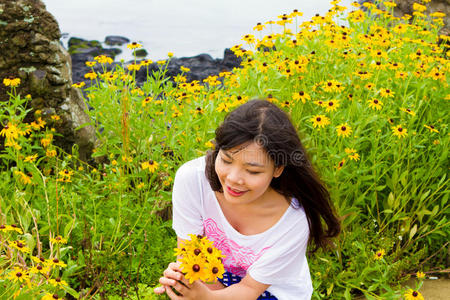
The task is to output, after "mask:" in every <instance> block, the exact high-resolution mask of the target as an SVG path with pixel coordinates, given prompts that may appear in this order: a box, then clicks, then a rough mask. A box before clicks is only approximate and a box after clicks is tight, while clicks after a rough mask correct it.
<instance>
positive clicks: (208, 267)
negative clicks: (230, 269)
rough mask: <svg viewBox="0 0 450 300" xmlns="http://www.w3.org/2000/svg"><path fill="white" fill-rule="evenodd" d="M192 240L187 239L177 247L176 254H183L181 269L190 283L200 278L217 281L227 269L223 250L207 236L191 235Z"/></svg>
mask: <svg viewBox="0 0 450 300" xmlns="http://www.w3.org/2000/svg"><path fill="white" fill-rule="evenodd" d="M189 236H190V237H191V240H186V241H185V242H184V243H182V244H180V247H179V248H175V249H174V250H175V255H176V256H178V255H179V256H181V257H182V258H181V259H180V261H181V270H183V273H184V275H185V277H186V279H188V280H189V283H193V282H194V281H196V280H198V279H200V280H201V281H203V282H210V283H213V282H216V281H217V278H222V276H223V273H224V272H225V269H224V267H223V264H222V258H223V257H225V255H222V252H221V251H220V250H219V249H217V248H216V247H214V245H213V242H211V241H209V240H208V239H207V238H206V237H202V236H197V235H194V234H190V235H189Z"/></svg>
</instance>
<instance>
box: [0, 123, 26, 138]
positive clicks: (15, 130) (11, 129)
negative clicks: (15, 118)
mask: <svg viewBox="0 0 450 300" xmlns="http://www.w3.org/2000/svg"><path fill="white" fill-rule="evenodd" d="M20 135H24V132H23V131H22V130H21V129H20V127H19V126H17V125H16V124H14V123H11V122H8V124H7V125H5V127H3V129H2V131H0V136H4V137H6V139H8V140H16V139H18V138H19V136H20Z"/></svg>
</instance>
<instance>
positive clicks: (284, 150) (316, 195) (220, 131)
mask: <svg viewBox="0 0 450 300" xmlns="http://www.w3.org/2000/svg"><path fill="white" fill-rule="evenodd" d="M249 141H255V142H256V143H258V144H259V145H260V146H262V147H263V148H264V149H265V151H266V152H267V153H268V155H269V157H270V158H271V159H272V160H273V161H274V164H275V166H276V167H279V166H284V170H283V172H282V174H281V175H280V176H279V177H277V178H273V179H272V181H271V183H270V186H271V187H272V188H273V189H274V190H276V191H277V192H279V193H280V194H282V195H284V196H286V197H287V199H290V198H292V197H294V198H295V199H297V200H298V203H295V205H296V206H297V207H298V206H299V205H301V206H302V207H303V209H304V210H305V213H306V216H307V219H308V224H309V230H310V239H309V241H310V242H312V243H314V246H315V247H314V248H313V251H316V250H317V249H318V248H319V247H324V246H326V245H328V244H329V242H330V238H332V237H335V236H337V235H338V234H339V232H340V230H341V227H340V222H339V219H338V218H337V216H336V213H335V210H334V208H333V205H332V203H331V200H330V194H329V193H328V191H327V189H326V188H325V186H324V184H323V183H322V182H321V181H320V179H319V177H318V176H317V174H316V172H315V171H314V168H313V166H312V165H311V162H310V160H309V159H308V157H307V155H306V151H305V149H304V148H303V145H302V143H301V142H300V138H299V136H298V133H297V131H296V130H295V127H294V126H293V125H292V122H291V120H290V118H289V116H288V115H287V114H286V113H285V112H284V111H283V110H282V109H280V108H279V107H278V106H276V105H275V104H272V103H271V102H269V101H267V100H258V99H256V100H251V101H248V102H247V103H245V104H243V105H241V106H239V107H238V108H236V109H235V110H233V111H232V112H230V113H229V114H228V115H227V116H226V117H225V120H224V121H223V123H222V124H221V125H220V126H219V127H218V128H217V129H216V138H215V148H214V150H210V151H209V152H208V153H207V155H206V169H205V173H206V177H207V178H208V181H209V183H210V185H211V188H212V189H213V190H214V191H219V192H222V185H221V184H220V181H219V178H218V176H217V173H216V171H215V161H216V157H217V154H218V153H219V150H221V149H223V150H229V149H232V148H234V147H236V146H238V145H242V144H243V143H246V142H249ZM289 201H290V200H289ZM322 219H323V221H324V223H325V224H323V222H322ZM324 225H326V227H325V226H324Z"/></svg>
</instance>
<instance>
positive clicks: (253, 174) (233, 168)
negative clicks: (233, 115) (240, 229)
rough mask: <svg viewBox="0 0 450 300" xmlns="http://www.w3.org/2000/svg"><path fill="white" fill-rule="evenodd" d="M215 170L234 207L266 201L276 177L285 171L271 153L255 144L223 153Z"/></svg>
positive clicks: (218, 157) (226, 198)
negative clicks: (265, 198) (276, 166)
mask: <svg viewBox="0 0 450 300" xmlns="http://www.w3.org/2000/svg"><path fill="white" fill-rule="evenodd" d="M215 170H216V173H217V176H218V177H219V180H220V183H221V184H222V189H223V194H224V197H225V200H227V202H229V203H232V204H252V203H254V202H257V201H258V200H262V199H264V198H263V197H264V195H265V193H266V192H268V190H269V185H270V182H271V181H272V178H274V177H278V176H280V175H281V173H282V172H283V167H278V168H275V165H274V163H273V161H272V159H270V157H269V156H268V154H267V152H266V151H265V150H264V148H262V147H261V146H259V145H258V144H256V143H255V142H251V143H245V144H243V145H240V146H237V147H234V148H232V149H229V150H219V153H218V154H217V158H216V163H215Z"/></svg>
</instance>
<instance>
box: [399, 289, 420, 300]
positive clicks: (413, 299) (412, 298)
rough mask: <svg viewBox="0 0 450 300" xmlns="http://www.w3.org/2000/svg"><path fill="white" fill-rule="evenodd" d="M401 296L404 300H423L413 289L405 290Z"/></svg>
mask: <svg viewBox="0 0 450 300" xmlns="http://www.w3.org/2000/svg"><path fill="white" fill-rule="evenodd" d="M403 296H404V297H405V300H424V298H423V296H422V294H421V293H420V292H419V291H415V290H413V289H409V290H407V291H406V293H405V294H404V295H403Z"/></svg>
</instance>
